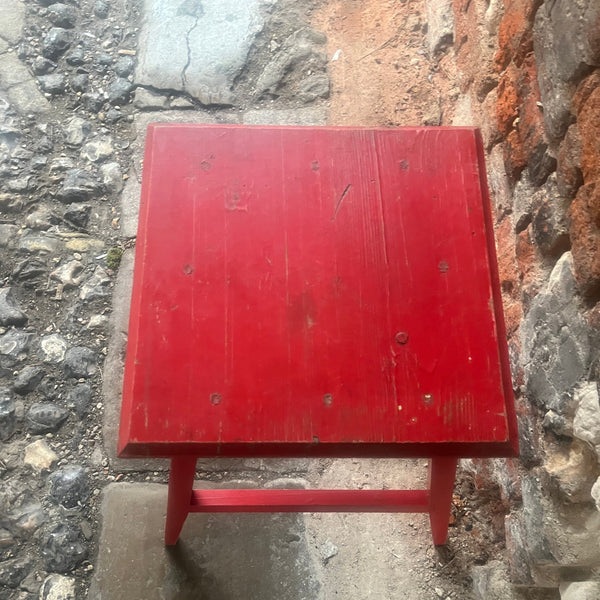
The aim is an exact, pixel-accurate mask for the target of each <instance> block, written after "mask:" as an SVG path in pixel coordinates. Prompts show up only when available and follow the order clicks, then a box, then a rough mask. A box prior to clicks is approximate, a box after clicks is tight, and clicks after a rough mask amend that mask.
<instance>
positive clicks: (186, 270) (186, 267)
mask: <svg viewBox="0 0 600 600" xmlns="http://www.w3.org/2000/svg"><path fill="white" fill-rule="evenodd" d="M183 272H184V273H185V274H186V275H191V274H192V273H193V272H194V267H192V265H184V267H183Z"/></svg>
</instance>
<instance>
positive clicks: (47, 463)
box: [23, 440, 58, 472]
mask: <svg viewBox="0 0 600 600" xmlns="http://www.w3.org/2000/svg"><path fill="white" fill-rule="evenodd" d="M57 460H58V456H57V455H56V453H55V452H53V451H52V450H51V449H50V448H49V447H48V444H46V442H45V441H44V440H37V441H35V442H33V443H31V444H28V445H27V446H25V458H24V459H23V463H24V464H26V465H29V466H30V467H32V468H33V469H35V470H36V471H39V472H41V471H47V470H49V469H50V468H51V467H52V465H54V463H56V461H57Z"/></svg>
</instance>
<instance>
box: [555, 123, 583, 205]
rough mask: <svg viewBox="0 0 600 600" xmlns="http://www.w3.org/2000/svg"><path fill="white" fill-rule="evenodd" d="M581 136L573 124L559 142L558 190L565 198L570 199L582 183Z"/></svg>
mask: <svg viewBox="0 0 600 600" xmlns="http://www.w3.org/2000/svg"><path fill="white" fill-rule="evenodd" d="M581 152H582V147H581V137H580V135H579V127H578V126H577V124H576V123H575V124H573V125H571V126H570V127H569V129H567V133H566V135H565V137H564V139H563V141H562V142H561V144H560V147H559V150H558V157H557V165H556V181H557V184H558V191H559V193H560V194H561V196H564V197H565V198H566V199H569V200H570V199H572V198H573V197H574V196H575V194H576V193H577V190H578V189H579V187H580V186H581V184H582V183H583V174H582V172H581Z"/></svg>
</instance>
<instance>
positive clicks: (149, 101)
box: [133, 87, 169, 110]
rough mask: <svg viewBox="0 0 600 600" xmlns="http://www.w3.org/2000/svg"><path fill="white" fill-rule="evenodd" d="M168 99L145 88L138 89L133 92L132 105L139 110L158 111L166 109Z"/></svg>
mask: <svg viewBox="0 0 600 600" xmlns="http://www.w3.org/2000/svg"><path fill="white" fill-rule="evenodd" d="M168 103H169V99H168V98H167V97H166V96H164V95H163V94H157V93H156V92H152V91H150V90H147V89H145V88H142V87H139V88H137V89H136V90H135V94H134V97H133V105H134V106H135V107H136V108H139V109H140V110H160V109H162V108H166V107H167V105H168Z"/></svg>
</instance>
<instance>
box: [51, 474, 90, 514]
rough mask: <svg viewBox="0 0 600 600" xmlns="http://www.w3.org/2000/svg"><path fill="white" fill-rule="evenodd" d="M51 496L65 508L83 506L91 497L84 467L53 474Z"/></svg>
mask: <svg viewBox="0 0 600 600" xmlns="http://www.w3.org/2000/svg"><path fill="white" fill-rule="evenodd" d="M50 496H51V497H52V498H53V499H54V500H55V501H56V502H58V503H59V504H62V505H63V506H64V507H65V508H75V507H76V506H78V505H80V504H83V502H85V501H86V500H87V498H88V496H89V487H88V479H87V475H86V473H85V470H84V469H83V467H80V466H78V465H77V466H70V467H64V468H62V469H59V470H58V471H56V472H55V473H52V475H51V476H50Z"/></svg>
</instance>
